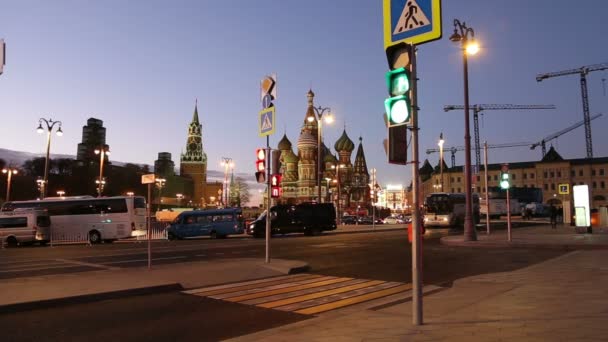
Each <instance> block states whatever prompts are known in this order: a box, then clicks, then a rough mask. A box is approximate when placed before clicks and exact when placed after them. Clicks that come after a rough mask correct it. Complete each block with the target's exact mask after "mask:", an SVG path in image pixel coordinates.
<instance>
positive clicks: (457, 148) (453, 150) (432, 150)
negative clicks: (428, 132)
mask: <svg viewBox="0 0 608 342" xmlns="http://www.w3.org/2000/svg"><path fill="white" fill-rule="evenodd" d="M530 145H532V143H530V142H518V143H504V144H492V145H488V148H505V147H521V146H530ZM443 150H444V151H449V152H450V153H451V154H452V167H454V166H456V152H457V151H464V150H465V147H464V146H452V147H444V149H443ZM440 151H441V150H440V149H438V148H429V149H428V150H426V154H431V153H435V152H440ZM441 162H442V161H440V163H441Z"/></svg>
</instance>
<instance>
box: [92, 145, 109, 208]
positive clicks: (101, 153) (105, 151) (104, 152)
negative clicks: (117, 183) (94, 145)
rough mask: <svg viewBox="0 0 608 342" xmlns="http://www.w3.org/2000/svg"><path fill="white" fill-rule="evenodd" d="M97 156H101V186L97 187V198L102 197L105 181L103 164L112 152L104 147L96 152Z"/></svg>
mask: <svg viewBox="0 0 608 342" xmlns="http://www.w3.org/2000/svg"><path fill="white" fill-rule="evenodd" d="M95 154H99V183H98V184H99V186H98V187H97V197H101V191H102V186H101V185H102V181H103V162H104V161H105V159H106V155H109V154H110V150H109V149H108V148H107V147H102V148H100V149H97V150H95Z"/></svg>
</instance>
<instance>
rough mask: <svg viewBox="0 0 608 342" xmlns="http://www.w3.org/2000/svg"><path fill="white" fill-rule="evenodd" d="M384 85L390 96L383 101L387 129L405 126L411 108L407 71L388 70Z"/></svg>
mask: <svg viewBox="0 0 608 342" xmlns="http://www.w3.org/2000/svg"><path fill="white" fill-rule="evenodd" d="M386 85H387V86H388V93H389V95H390V96H391V97H389V98H388V99H386V100H384V107H385V110H386V114H387V116H388V125H389V127H392V126H399V125H404V124H407V123H408V122H409V120H410V117H411V108H412V105H411V101H410V98H409V90H410V73H409V70H407V69H406V68H398V69H395V70H390V71H389V72H387V73H386Z"/></svg>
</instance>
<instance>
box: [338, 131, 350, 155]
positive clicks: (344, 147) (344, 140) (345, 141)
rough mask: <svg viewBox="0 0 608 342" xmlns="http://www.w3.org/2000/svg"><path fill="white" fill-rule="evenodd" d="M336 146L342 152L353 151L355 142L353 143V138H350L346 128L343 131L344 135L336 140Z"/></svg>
mask: <svg viewBox="0 0 608 342" xmlns="http://www.w3.org/2000/svg"><path fill="white" fill-rule="evenodd" d="M334 148H335V149H336V151H338V152H340V151H346V152H352V151H353V150H354V149H355V144H354V143H353V141H352V140H350V138H349V137H348V135H347V134H346V130H344V131H343V132H342V136H341V137H340V139H338V141H336V144H335V145H334Z"/></svg>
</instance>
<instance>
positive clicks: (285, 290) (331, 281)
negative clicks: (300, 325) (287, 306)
mask: <svg viewBox="0 0 608 342" xmlns="http://www.w3.org/2000/svg"><path fill="white" fill-rule="evenodd" d="M352 279H353V278H336V279H329V280H324V281H318V282H314V283H309V284H302V285H296V286H290V287H284V288H280V289H276V290H270V291H264V292H256V293H250V294H246V295H241V296H236V297H228V298H224V300H227V301H230V302H240V301H244V300H250V299H255V298H262V297H268V296H272V295H276V294H280V293H288V292H293V291H298V290H303V289H309V288H313V287H319V286H323V285H329V284H335V283H339V282H343V281H348V280H352Z"/></svg>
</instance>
